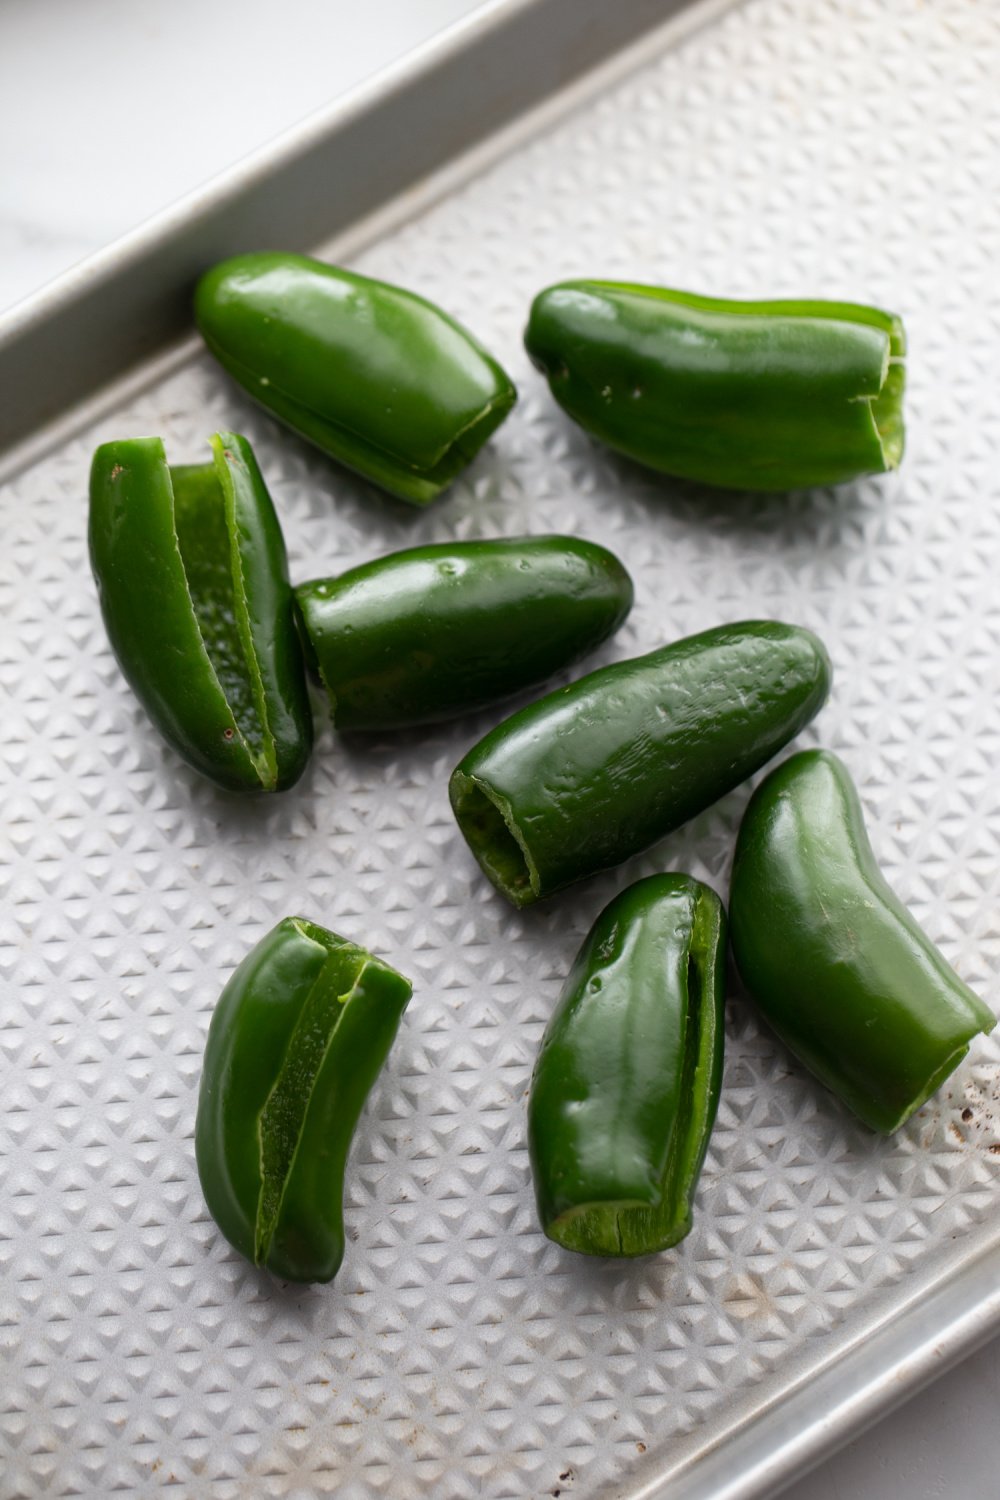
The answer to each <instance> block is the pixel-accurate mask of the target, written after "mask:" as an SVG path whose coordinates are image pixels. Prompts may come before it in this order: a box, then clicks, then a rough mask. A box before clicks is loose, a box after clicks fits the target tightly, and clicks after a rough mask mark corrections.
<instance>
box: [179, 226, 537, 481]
mask: <svg viewBox="0 0 1000 1500" xmlns="http://www.w3.org/2000/svg"><path fill="white" fill-rule="evenodd" d="M194 310H195V321H196V322H197V324H198V328H199V330H200V332H201V335H202V337H203V338H204V340H205V342H206V344H207V345H208V347H209V349H210V350H211V352H212V353H213V354H214V355H215V357H216V359H217V360H218V361H219V363H220V364H221V365H222V366H223V367H224V368H225V369H226V370H227V371H228V373H229V374H230V375H231V376H232V377H233V379H234V380H237V381H239V383H240V385H242V386H243V387H244V389H245V390H246V391H247V392H248V393H249V394H250V395H251V396H253V398H254V399H255V400H256V401H259V402H260V403H261V405H263V406H266V407H267V409H268V410H269V411H271V412H273V413H274V415H275V416H276V417H279V418H280V419H281V421H283V422H286V423H287V424H288V426H289V427H292V428H294V429H295V431H296V432H299V433H301V434H302V436H303V437H306V438H308V439H309V440H310V442H313V443H315V444H316V445H317V447H319V448H321V449H322V450H323V452H324V453H328V454H330V455H331V457H333V458H336V459H339V460H340V462H341V463H343V464H346V465H347V467H348V468H350V469H354V470H356V471H357V473H359V474H363V475H364V476H365V477H366V478H368V479H371V480H373V481H374V482H375V483H376V484H378V485H381V486H382V488H383V489H386V490H388V491H389V493H390V494H392V495H397V496H398V497H399V498H400V499H401V500H407V501H409V502H410V503H411V504H413V505H426V504H427V503H428V501H430V500H433V499H434V498H435V496H436V495H438V494H439V493H440V491H441V490H443V489H444V488H445V486H446V485H448V484H450V483H451V481H452V480H453V479H455V478H456V477H457V475H458V474H460V473H461V471H462V469H464V468H465V466H466V464H468V463H469V462H471V460H472V459H473V458H474V457H475V456H476V454H477V453H478V452H479V449H480V448H481V447H482V446H483V444H484V443H485V442H486V440H487V438H488V437H489V436H490V434H491V433H492V432H493V431H494V430H495V429H496V428H497V427H499V426H500V423H501V422H502V421H503V420H504V418H505V417H506V416H507V413H508V412H509V411H510V409H511V407H512V406H513V405H514V402H515V401H516V399H517V392H516V391H515V389H514V387H513V385H512V384H511V382H510V380H509V379H508V377H507V375H506V374H505V373H504V371H503V370H502V369H501V367H500V366H499V365H498V364H497V362H496V360H495V359H493V358H492V357H491V356H490V355H489V354H487V353H486V351H485V349H483V348H482V347H481V346H480V345H479V344H478V343H477V342H476V340H475V339H474V338H473V337H472V335H471V334H470V333H468V332H467V331H466V330H465V329H464V328H462V327H461V326H460V325H459V324H458V323H456V322H455V320H454V319H453V318H450V317H448V315H447V314H446V313H444V312H442V311H441V310H440V308H437V307H435V306H434V305H433V303H430V302H427V301H426V300H425V299H424V298H423V297H418V296H416V295H415V293H413V292H408V291H404V290H403V288H402V287H398V286H390V285H389V284H388V283H386V282H382V281H373V280H372V279H371V278H370V277H367V276H359V275H357V274H356V273H355V272H352V271H344V270H341V269H340V268H338V267H336V266H330V265H326V264H325V263H324V262H322V261H318V260H310V259H309V258H308V257H307V256H304V255H288V254H280V253H277V252H272V253H261V254H253V255H237V256H235V257H233V259H231V260H225V261H222V262H221V264H219V265H217V266H213V267H212V269H211V270H209V271H206V273H205V274H204V276H202V278H201V280H200V281H199V283H198V286H197V289H196V292H195V307H194Z"/></svg>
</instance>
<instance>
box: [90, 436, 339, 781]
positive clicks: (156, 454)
mask: <svg viewBox="0 0 1000 1500" xmlns="http://www.w3.org/2000/svg"><path fill="white" fill-rule="evenodd" d="M211 445H212V462H211V463H209V464H197V465H195V464H192V465H188V464H184V465H180V466H174V467H168V465H167V460H166V455H165V453H164V449H163V443H162V442H161V440H160V439H159V438H132V439H127V440H124V441H121V442H113V443H104V444H103V445H102V446H101V447H100V448H98V450H97V452H96V453H95V454H94V461H93V465H92V468H91V474H90V560H91V566H92V568H93V572H94V578H95V579H96V581H97V588H98V593H99V595H100V601H101V611H102V614H103V616H104V624H105V626H106V628H107V632H108V638H109V640H110V642H111V648H112V650H113V651H114V653H115V656H116V657H117V658H118V663H119V665H120V667H121V669H122V671H123V672H124V674H125V676H126V678H127V679H128V681H129V683H130V684H131V686H132V688H133V690H134V692H135V694H136V696H137V697H138V698H139V700H140V702H141V703H142V705H143V707H144V708H145V709H146V712H147V713H148V714H149V717H150V718H151V719H152V721H153V723H154V724H155V725H156V727H157V729H159V731H160V733H161V734H162V735H163V736H164V738H165V739H166V740H168V741H169V742H170V744H171V745H173V747H174V749H175V750H177V751H178V752H179V753H180V754H181V755H182V756H183V757H184V759H185V760H186V761H187V762H188V763H189V764H190V765H192V766H194V768H195V769H196V770H198V771H201V772H202V773H203V774H204V775H205V776H208V777H210V778H211V780H212V781H214V782H216V783H217V784H218V785H219V786H222V787H227V788H229V789H231V790H235V791H244V792H246V791H255V792H256V791H267V792H274V791H282V790H284V789H285V788H286V787H290V786H292V785H293V783H294V782H296V781H297V780H298V778H299V777H300V776H301V774H302V772H303V770H304V769H305V766H306V762H307V761H308V759H309V752H310V750H311V748H312V717H311V714H310V711H309V695H308V691H307V688H306V680H305V665H304V661H303V656H302V647H301V643H300V640H299V635H298V630H297V627H296V622H295V599H294V596H293V594H292V589H291V585H290V584H289V582H288V566H287V560H286V556H285V543H284V539H283V537H282V535H281V527H280V525H279V523H278V518H277V516H276V515H275V512H274V506H273V505H272V503H271V497H270V495H269V494H268V492H267V488H266V486H265V484H264V480H263V478H262V477H261V473H260V470H259V469H258V467H257V462H256V460H255V458H254V455H253V451H252V449H251V447H250V444H249V443H248V442H247V440H246V438H242V437H239V436H238V435H237V434H236V433H234V432H220V433H217V434H216V436H215V437H213V438H212V439H211Z"/></svg>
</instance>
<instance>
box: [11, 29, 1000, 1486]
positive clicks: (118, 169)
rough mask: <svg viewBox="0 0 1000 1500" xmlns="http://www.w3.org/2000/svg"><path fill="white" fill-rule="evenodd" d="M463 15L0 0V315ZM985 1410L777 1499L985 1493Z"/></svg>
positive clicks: (991, 1443) (899, 1436)
mask: <svg viewBox="0 0 1000 1500" xmlns="http://www.w3.org/2000/svg"><path fill="white" fill-rule="evenodd" d="M944 3H949V0H944ZM475 8H476V6H475V3H474V0H370V3H369V4H368V5H366V6H357V7H345V6H341V5H336V4H331V3H330V0H282V3H281V4H280V6H275V5H274V3H273V0H240V3H239V4H236V3H235V0H211V3H206V0H174V3H173V4H171V5H170V6H150V5H136V4H134V3H128V0H89V3H87V4H85V5H84V4H80V3H79V0H46V4H44V5H39V4H37V3H32V0H5V3H3V4H2V5H0V310H2V309H4V308H6V307H8V306H9V305H11V304H12V303H14V302H16V301H18V300H19V299H21V298H22V297H25V296H28V295H29V294H30V293H32V292H33V291H35V290H36V289H37V288H38V287H40V286H41V285H43V284H44V283H45V282H46V281H48V280H50V279H52V278H53V277H54V276H56V275H58V274H59V273H60V272H61V271H63V270H65V269H66V268H68V267H69V266H70V265H72V264H73V263H74V262H75V261H77V260H79V259H80V258H82V257H83V256H85V255H87V254H89V253H91V252H93V251H95V250H97V249H100V248H101V247H102V246H103V245H105V244H107V243H109V242H110V241H112V240H113V239H115V238H116V237H117V236H119V235H120V234H122V233H123V232H125V231H126V230H128V229H130V228H132V227H134V226H135V225H136V224H138V223H140V222H141V221H142V220H143V219H144V218H146V217H148V216H149V215H150V214H152V213H154V212H155V211H157V210H158V209H160V208H163V207H165V206H166V205H167V204H169V203H171V202H172V201H174V200H175V199H177V198H179V197H181V196H182V195H183V194H184V193H186V192H188V191H189V190H191V189H192V188H194V187H196V186H198V185H199V184H200V183H202V182H204V181H205V180H206V179H207V178H209V177H211V176H213V175H215V174H216V173H217V172H219V171H222V170H223V169H224V168H226V167H227V166H229V165H230V164H231V163H233V162H234V161H236V160H237V159H238V158H240V157H241V156H244V155H246V154H247V153H248V152H251V151H252V150H253V149H254V148H255V147H256V146H258V145H260V144H261V143H262V142H264V141H266V140H268V139H270V138H271V137H272V136H274V135H275V134H277V133H278V132H280V131H281V130H283V129H285V128H286V127H288V126H289V125H291V124H293V123H294V122H295V121H297V120H299V119H300V118H302V117H303V116H304V115H306V114H308V113H309V112H311V111H312V110H314V109H316V108H318V107H320V106H321V105H323V104H325V103H326V102H327V101H328V100H329V99H330V98H332V97H333V96H334V95H336V94H338V93H341V92H343V91H344V90H345V89H347V88H349V87H350V86H351V85H352V84H353V83H356V82H358V81H359V80H361V79H362V78H364V77H366V76H368V75H369V74H371V73H372V72H373V71H375V70H376V69H377V68H378V67H380V66H382V65H383V64H385V63H387V62H389V61H391V60H392V59H393V58H396V57H398V56H400V55H402V54H403V53H404V52H406V51H408V50H409V49H410V48H412V47H414V46H416V45H417V44H419V43H420V42H421V41H423V40H425V39H426V38H427V37H429V36H431V35H432V34H433V33H434V32H436V31H437V30H439V29H440V28H442V27H443V26H445V25H447V24H448V23H450V22H452V21H454V20H456V19H458V18H459V17H461V16H462V15H463V14H466V13H468V12H470V11H472V10H474V9H475ZM276 17H277V18H278V19H277V20H276ZM945 274H946V269H945ZM998 1409H1000V1344H996V1343H995V1344H993V1345H991V1346H988V1347H987V1348H986V1349H984V1350H983V1351H981V1352H980V1353H979V1354H978V1355H975V1356H974V1357H973V1358H971V1359H970V1360H967V1361H966V1362H965V1363H964V1364H963V1365H962V1366H961V1367H960V1368H959V1369H957V1370H955V1371H953V1372H950V1373H949V1374H947V1375H946V1376H944V1377H943V1378H942V1379H941V1380H940V1381H939V1382H938V1383H937V1384H936V1385H934V1386H932V1387H931V1388H930V1389H929V1390H927V1391H925V1392H924V1393H922V1394H921V1395H919V1396H918V1397H916V1398H915V1399H914V1400H913V1401H911V1402H910V1403H909V1404H908V1405H907V1406H905V1407H904V1408H902V1409H901V1410H900V1411H899V1412H897V1413H896V1414H894V1415H893V1416H891V1417H889V1418H888V1419H887V1420H885V1421H883V1422H882V1423H880V1424H879V1425H878V1426H877V1427H875V1428H873V1429H871V1430H870V1431H869V1432H868V1433H866V1434H864V1435H863V1436H862V1437H860V1438H859V1439H857V1440H856V1441H855V1442H854V1443H853V1444H852V1445H851V1446H850V1447H848V1448H846V1449H844V1450H842V1451H841V1452H840V1453H839V1454H837V1455H836V1456H835V1457H834V1458H832V1459H830V1460H829V1461H828V1462H826V1463H825V1464H824V1465H823V1466H822V1467H821V1469H820V1470H819V1471H818V1472H816V1473H814V1474H812V1475H810V1476H809V1477H808V1478H807V1479H806V1480H803V1481H801V1482H800V1483H799V1484H797V1485H793V1486H792V1488H791V1489H790V1490H788V1491H787V1492H786V1493H787V1495H788V1497H789V1500H846V1497H848V1496H850V1497H852V1500H897V1497H899V1496H900V1495H905V1496H906V1497H907V1500H939V1497H943V1496H945V1495H947V1496H949V1497H951V1500H965V1497H971V1496H990V1495H994V1494H996V1493H997V1480H996V1462H995V1458H994V1454H995V1449H996V1441H995V1438H994V1431H995V1426H996V1412H997V1410H998Z"/></svg>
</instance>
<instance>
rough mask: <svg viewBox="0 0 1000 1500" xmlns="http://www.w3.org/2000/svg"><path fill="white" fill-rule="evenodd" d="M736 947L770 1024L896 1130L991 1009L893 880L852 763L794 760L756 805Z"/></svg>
mask: <svg viewBox="0 0 1000 1500" xmlns="http://www.w3.org/2000/svg"><path fill="white" fill-rule="evenodd" d="M730 920H731V924H732V943H733V953H734V956H735V958H736V964H737V967H738V969H739V972H740V974H741V976H742V978H743V981H744V983H745V985H746V987H747V989H748V991H749V992H750V995H751V996H752V998H753V999H754V1000H755V1001H756V1003H757V1005H758V1006H759V1007H760V1009H761V1011H762V1012H763V1014H764V1016H765V1018H766V1019H767V1021H768V1022H769V1024H770V1025H771V1026H772V1027H773V1028H774V1030H775V1031H776V1032H777V1033H778V1035H779V1036H780V1037H781V1039H782V1040H783V1041H784V1042H785V1043H786V1044H787V1046H788V1047H790V1048H791V1050H792V1051H793V1052H794V1053H795V1054H796V1055H797V1056H798V1057H800V1058H801V1059H802V1061H803V1062H804V1063H805V1064H806V1066H807V1067H808V1068H810V1069H811V1070H812V1072H813V1073H815V1074H816V1076H817V1078H819V1079H820V1080H821V1081H822V1082H823V1083H825V1084H826V1085H827V1087H828V1088H830V1089H832V1090H833V1092H834V1093H835V1094H837V1095H839V1097H840V1098H841V1099H842V1100H843V1101H844V1103H845V1104H847V1105H848V1107H849V1108H850V1109H852V1110H853V1111H854V1113H855V1114H856V1115H858V1116H859V1117H860V1118H861V1119H862V1120H863V1121H864V1122H865V1124H866V1125H870V1126H871V1127H872V1129H873V1130H880V1131H884V1132H885V1133H887V1134H888V1133H890V1132H891V1131H894V1130H898V1129H899V1127H900V1126H901V1125H902V1124H904V1123H905V1121H906V1120H908V1119H909V1117H910V1116H911V1115H912V1114H913V1112H914V1111H915V1110H917V1109H919V1108H920V1106H921V1105H922V1104H923V1103H924V1102H925V1101H926V1100H927V1099H929V1098H930V1096H931V1095H932V1094H933V1093H935V1092H936V1091H937V1090H938V1089H939V1088H940V1087H941V1085H942V1083H944V1081H945V1079H946V1078H947V1077H948V1076H949V1074H950V1073H952V1072H953V1071H954V1070H955V1068H956V1067H957V1066H958V1064H959V1063H960V1062H961V1060H962V1058H963V1057H964V1056H965V1054H966V1052H967V1051H968V1048H969V1042H970V1040H971V1039H972V1038H973V1037H974V1036H975V1035H976V1034H977V1032H980V1031H983V1032H989V1031H992V1029H993V1027H994V1025H995V1024H996V1022H995V1018H994V1016H993V1013H992V1012H991V1011H990V1010H989V1008H988V1007H987V1006H986V1005H984V1004H983V1002H982V1001H981V1000H979V999H978V998H977V997H976V996H975V995H974V994H973V993H972V991H971V990H970V989H968V988H967V986H966V985H964V984H963V983H962V981H961V980H960V979H959V977H958V975H957V974H956V973H955V972H954V970H953V969H951V968H950V967H949V966H948V964H947V963H946V962H945V960H944V958H943V957H942V956H941V954H940V953H939V952H938V950H937V948H935V946H934V944H933V943H932V942H931V941H930V939H929V938H928V937H927V936H926V934H925V933H924V932H923V931H922V930H921V928H920V927H918V925H917V923H916V922H915V921H914V919H913V917H912V916H911V915H910V913H909V912H908V911H907V909H906V907H905V906H904V905H903V904H902V902H901V901H900V900H899V899H898V897H897V896H896V895H895V894H894V893H893V891H892V890H890V888H889V886H888V885H887V884H886V882H885V880H884V879H883V877H882V875H881V873H880V872H879V869H878V866H877V865H876V863H875V857H874V855H873V853H872V849H871V845H870V843H869V842H868V836H867V834H866V832H865V826H864V820H863V816H862V812H861V805H860V803H859V801H858V795H857V792H856V790H855V788H854V785H853V783H852V781H851V778H850V776H849V774H848V772H847V770H846V768H845V766H844V764H843V762H842V761H840V760H838V759H837V757H836V756H835V755H831V754H830V753H829V752H828V751H824V750H807V751H803V752H801V753H800V754H798V755H793V756H792V757H791V759H790V760H787V761H784V762H783V763H782V764H781V765H780V766H778V767H777V768H776V769H775V770H774V771H772V772H771V774H770V775H769V776H768V777H767V778H766V779H765V780H764V781H763V782H762V783H761V785H760V786H759V787H758V788H757V790H756V792H755V793H754V795H753V797H752V798H751V800H750V803H749V806H748V807H747V810H746V814H745V816H744V819H743V823H742V826H741V828H740V832H739V837H738V839H737V844H736V856H735V861H734V865H733V877H732V888H731V893H730Z"/></svg>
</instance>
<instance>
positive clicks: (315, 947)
mask: <svg viewBox="0 0 1000 1500" xmlns="http://www.w3.org/2000/svg"><path fill="white" fill-rule="evenodd" d="M411 993H412V990H411V986H410V984H409V982H408V981H407V980H405V979H404V978H403V977H402V975H400V974H397V973H396V971H395V970H394V969H391V968H389V966H388V965H387V964H384V963H381V962H380V961H379V960H378V959H377V958H373V957H372V955H371V954H370V953H366V952H365V950H364V949H363V948H358V947H356V946H355V944H353V943H350V942H348V941H347V939H346V938H342V937H338V936H337V935H336V933H333V932H327V931H326V930H325V929H324V928H322V927H318V926H316V924H315V923H314V922H308V921H306V919H305V918H304V917H286V918H285V920H284V921H283V922H279V923H278V926H277V927H275V928H274V930H273V931H272V932H269V933H268V935H267V936H266V937H265V938H263V939H262V940H261V941H260V942H259V943H258V944H257V946H256V947H255V948H254V949H253V950H252V951H251V952H250V953H249V954H248V955H247V956H246V958H245V959H244V960H243V962H242V963H241V964H240V966H239V968H238V969H237V970H236V972H235V973H234V974H233V976H232V978H231V979H230V980H229V983H228V984H227V985H226V987H225V989H224V990H223V992H222V994H221V996H220V998H219V1002H218V1004H217V1006H216V1008H215V1012H214V1014H213V1016H212V1022H211V1026H210V1027H209V1032H208V1042H207V1044H206V1047H205V1064H204V1071H203V1073H202V1079H201V1092H200V1095H199V1099H198V1117H197V1122H196V1125H195V1152H196V1156H197V1161H198V1174H199V1176H200V1178H201V1185H202V1190H203V1192H204V1194H205V1201H206V1203H207V1204H208V1207H209V1211H210V1212H211V1214H212V1217H213V1218H214V1220H215V1222H216V1223H217V1224H218V1226H219V1228H220V1229H221V1230H222V1233H223V1234H224V1235H225V1236H226V1239H227V1240H229V1242H230V1244H231V1245H233V1246H235V1248H236V1249H237V1250H238V1251H239V1252H240V1254H241V1255H245V1256H246V1258H247V1260H250V1261H252V1262H253V1263H254V1265H256V1266H266V1267H267V1269H268V1270H269V1271H273V1272H274V1274H275V1275H276V1276H281V1277H283V1278H284V1279H285V1280H286V1281H332V1279H333V1277H334V1276H335V1275H336V1274H337V1271H338V1269H339V1267H340V1263H341V1260H342V1259H343V1254H344V1222H343V1185H344V1163H345V1161H346V1159H347V1152H348V1148H349V1147H350V1144H351V1137H352V1135H353V1134H354V1128H355V1126H356V1124H357V1121H358V1116H359V1115H360V1113H361V1110H362V1107H363V1106H364V1102H365V1099H366V1098H367V1096H368V1092H369V1090H370V1089H371V1086H372V1084H373V1083H374V1082H375V1079H376V1078H377V1077H378V1074H379V1071H380V1069H381V1067H382V1064H383V1063H384V1062H385V1059H386V1057H387V1056H388V1053H389V1049H390V1047H391V1046H392V1042H393V1038H394V1037H395V1035H396V1031H397V1028H398V1026H399V1022H400V1018H401V1016H402V1014H403V1011H404V1010H405V1009H406V1005H407V1002H408V1000H409V998H410V995H411Z"/></svg>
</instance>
